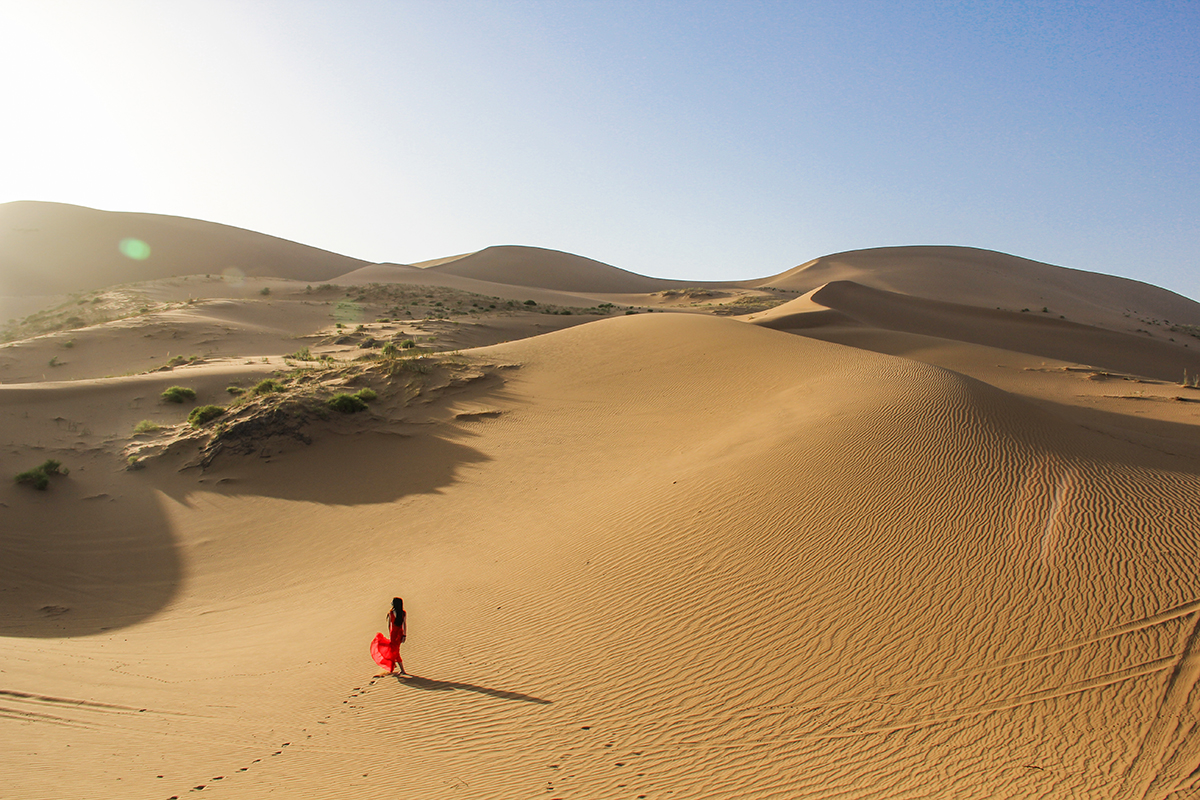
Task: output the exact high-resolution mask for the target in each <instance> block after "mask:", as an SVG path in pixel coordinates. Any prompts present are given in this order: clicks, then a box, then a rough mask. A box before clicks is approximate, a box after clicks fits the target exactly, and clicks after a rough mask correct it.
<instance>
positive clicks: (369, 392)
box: [354, 386, 378, 403]
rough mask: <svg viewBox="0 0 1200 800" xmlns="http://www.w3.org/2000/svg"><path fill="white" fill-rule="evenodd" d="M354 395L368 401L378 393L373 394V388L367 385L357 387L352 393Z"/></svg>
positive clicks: (365, 401)
mask: <svg viewBox="0 0 1200 800" xmlns="http://www.w3.org/2000/svg"><path fill="white" fill-rule="evenodd" d="M354 396H355V397H357V398H358V399H359V400H362V401H363V402H364V403H369V402H371V401H372V400H374V399H375V398H376V397H378V395H377V394H375V390H374V389H372V388H371V387H369V386H367V387H364V388H362V389H359V390H358V391H357V392H355V393H354Z"/></svg>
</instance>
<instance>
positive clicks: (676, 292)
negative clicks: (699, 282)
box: [659, 286, 722, 300]
mask: <svg viewBox="0 0 1200 800" xmlns="http://www.w3.org/2000/svg"><path fill="white" fill-rule="evenodd" d="M659 295H661V296H662V297H666V298H668V299H670V298H675V297H686V298H688V299H689V300H696V299H702V298H706V297H721V296H722V295H721V293H720V292H715V291H713V290H712V289H702V288H700V287H699V286H688V287H687V288H685V289H663V290H662V291H661V292H659Z"/></svg>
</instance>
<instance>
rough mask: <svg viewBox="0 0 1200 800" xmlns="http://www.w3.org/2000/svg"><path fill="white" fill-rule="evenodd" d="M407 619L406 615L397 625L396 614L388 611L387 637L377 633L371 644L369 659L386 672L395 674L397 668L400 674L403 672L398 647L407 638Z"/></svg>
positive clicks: (402, 663)
mask: <svg viewBox="0 0 1200 800" xmlns="http://www.w3.org/2000/svg"><path fill="white" fill-rule="evenodd" d="M407 617H408V615H407V614H405V615H404V616H403V617H401V618H400V622H399V624H397V623H396V612H394V611H389V612H388V616H387V620H388V636H384V635H383V634H382V633H377V634H375V639H374V641H372V642H371V658H373V659H375V663H376V664H378V665H379V666H381V667H383V668H384V669H386V670H387V671H388V672H395V671H396V667H397V666H399V667H400V671H401V672H404V661H402V660H401V658H400V645H401V644H403V643H404V639H405V637H406V636H407V630H406V629H407V627H408V619H407Z"/></svg>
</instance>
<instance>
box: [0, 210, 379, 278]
mask: <svg viewBox="0 0 1200 800" xmlns="http://www.w3.org/2000/svg"><path fill="white" fill-rule="evenodd" d="M130 239H136V240H138V241H140V242H142V243H144V244H145V246H146V249H145V250H141V249H139V248H137V247H136V246H135V247H133V248H130V247H127V248H126V250H127V252H128V253H129V254H126V252H123V251H122V249H121V243H122V242H123V241H125V240H130ZM0 254H3V262H2V263H3V269H2V270H0V296H4V295H58V294H68V293H71V292H81V291H88V290H91V289H99V288H103V287H106V286H111V285H114V284H119V283H132V282H135V281H144V280H150V279H152V278H165V277H172V276H178V275H203V274H209V273H211V274H214V275H220V274H221V273H223V272H225V271H227V270H230V271H235V272H236V273H237V274H239V275H269V276H272V277H277V278H292V279H294V280H298V281H320V280H324V279H326V278H330V277H332V276H334V275H338V274H340V273H343V272H347V271H349V270H351V269H353V268H354V267H357V266H361V265H362V264H363V263H364V262H363V261H360V260H359V259H356V258H349V257H347V256H341V255H338V254H336V253H330V252H328V251H325V250H318V249H317V248H315V247H309V246H308V245H303V244H297V243H295V242H289V241H287V240H285V239H277V238H276V237H274V236H267V235H265V234H261V233H255V232H253V231H248V230H244V229H242V228H233V227H230V226H228V225H220V224H217V223H215V222H203V221H201V220H195V219H186V218H183V217H169V216H163V215H161V214H135V213H127V212H116V211H98V210H96V209H92V208H84V207H83V206H72V205H66V204H64V203H40V202H32V201H21V202H15V203H3V204H0Z"/></svg>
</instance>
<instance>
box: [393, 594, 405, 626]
mask: <svg viewBox="0 0 1200 800" xmlns="http://www.w3.org/2000/svg"><path fill="white" fill-rule="evenodd" d="M392 614H394V615H395V619H396V624H397V625H400V624H402V623H403V622H404V600H403V599H401V598H399V597H393V598H392Z"/></svg>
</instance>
